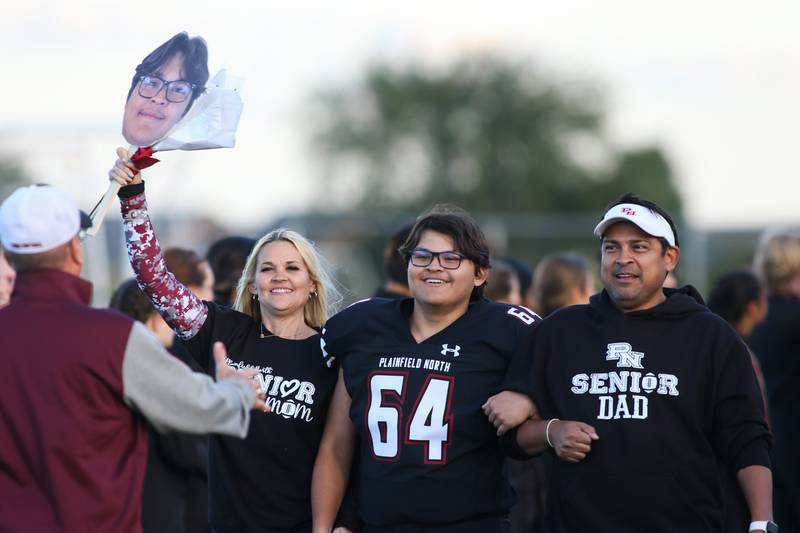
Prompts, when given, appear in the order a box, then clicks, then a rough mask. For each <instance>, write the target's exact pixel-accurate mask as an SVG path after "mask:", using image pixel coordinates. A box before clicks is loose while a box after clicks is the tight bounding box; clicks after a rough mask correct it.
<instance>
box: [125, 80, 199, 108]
mask: <svg viewBox="0 0 800 533" xmlns="http://www.w3.org/2000/svg"><path fill="white" fill-rule="evenodd" d="M164 87H166V97H167V102H172V103H173V104H180V103H181V102H183V101H185V100H186V99H187V98H189V96H191V94H192V91H194V90H195V88H196V85H195V84H194V83H189V82H188V81H186V80H174V81H165V80H162V79H161V78H159V77H158V76H153V75H149V76H139V96H141V97H142V98H154V97H155V96H156V95H157V94H158V93H160V92H161V89H163V88H164Z"/></svg>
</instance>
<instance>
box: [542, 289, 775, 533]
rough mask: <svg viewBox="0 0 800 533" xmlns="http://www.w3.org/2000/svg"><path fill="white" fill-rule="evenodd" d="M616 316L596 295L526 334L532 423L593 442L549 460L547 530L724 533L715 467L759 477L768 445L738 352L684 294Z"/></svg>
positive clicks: (754, 388) (716, 322)
mask: <svg viewBox="0 0 800 533" xmlns="http://www.w3.org/2000/svg"><path fill="white" fill-rule="evenodd" d="M664 292H665V294H666V295H667V299H666V301H664V302H663V303H661V304H659V305H657V306H655V307H652V308H650V309H646V310H643V311H635V312H631V313H623V312H622V311H620V310H619V309H618V308H617V307H615V306H614V305H613V303H612V302H611V300H610V298H609V296H608V294H607V293H606V292H605V291H603V292H602V293H600V294H597V295H595V296H593V297H592V298H591V301H590V303H589V305H581V306H574V307H568V308H565V309H563V310H561V311H558V312H556V313H555V314H553V315H551V316H550V317H548V318H547V319H546V320H545V321H544V322H543V323H542V324H541V325H540V326H539V330H538V332H537V335H536V345H535V352H534V354H535V357H536V375H535V382H536V403H537V406H538V407H539V410H540V413H541V415H542V418H553V417H557V418H560V419H562V420H580V421H582V422H586V423H588V424H590V425H592V426H593V427H594V428H595V429H596V430H597V434H598V435H599V437H600V439H599V440H598V441H596V442H594V443H593V445H592V450H591V452H590V453H589V454H588V456H587V457H586V459H585V460H583V461H582V462H580V463H578V464H572V463H567V462H565V461H562V460H558V459H557V460H556V461H555V466H554V472H553V478H552V483H551V492H550V497H549V501H548V510H547V518H546V520H547V524H546V527H545V530H546V531H548V532H550V533H559V532H581V533H587V532H603V533H605V532H610V531H614V532H615V533H620V532H622V533H625V532H630V533H634V532H636V533H642V532H645V531H646V532H648V533H661V532H663V533H673V532H675V531H681V532H682V533H694V532H697V533H700V532H709V533H710V532H715V533H721V532H722V503H721V494H720V484H719V470H718V463H717V462H718V461H721V462H724V463H726V464H728V465H730V467H732V468H734V469H735V470H738V469H740V468H743V467H745V466H749V465H764V466H769V446H770V434H769V431H768V429H767V425H766V423H765V421H764V412H763V406H762V401H761V397H760V393H759V390H758V385H757V383H756V379H755V376H754V374H753V369H752V366H751V364H750V356H749V354H748V352H747V348H746V347H745V345H744V343H743V342H742V341H741V339H740V338H739V336H738V335H737V334H736V332H735V331H734V330H733V329H732V328H731V327H730V326H729V325H728V324H727V323H726V322H725V321H723V320H722V319H720V318H719V317H717V316H716V315H714V314H712V313H711V312H710V311H709V310H708V309H707V308H706V307H705V306H704V305H703V302H702V299H701V298H700V295H699V294H698V293H697V291H696V290H695V289H694V288H692V287H684V288H683V289H678V290H670V289H665V290H664Z"/></svg>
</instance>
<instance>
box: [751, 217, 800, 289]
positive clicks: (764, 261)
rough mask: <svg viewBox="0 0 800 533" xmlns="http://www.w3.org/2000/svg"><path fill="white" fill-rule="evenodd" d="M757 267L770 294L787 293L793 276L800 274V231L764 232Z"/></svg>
mask: <svg viewBox="0 0 800 533" xmlns="http://www.w3.org/2000/svg"><path fill="white" fill-rule="evenodd" d="M755 269H756V271H757V272H758V274H759V276H761V279H762V280H763V282H764V285H765V286H766V288H767V292H768V293H769V294H770V295H785V294H786V292H787V291H788V287H789V283H790V282H791V281H792V278H794V277H795V276H797V275H800V231H798V230H796V229H790V230H772V231H767V232H764V233H763V234H762V235H761V238H760V239H759V242H758V248H757V249H756V255H755Z"/></svg>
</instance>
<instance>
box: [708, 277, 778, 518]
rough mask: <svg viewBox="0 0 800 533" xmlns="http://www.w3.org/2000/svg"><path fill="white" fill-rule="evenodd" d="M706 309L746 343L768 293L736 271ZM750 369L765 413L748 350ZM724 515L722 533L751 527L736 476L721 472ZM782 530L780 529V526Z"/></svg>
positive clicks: (764, 308) (759, 319) (755, 365)
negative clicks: (751, 368) (722, 319)
mask: <svg viewBox="0 0 800 533" xmlns="http://www.w3.org/2000/svg"><path fill="white" fill-rule="evenodd" d="M708 308H709V309H711V310H712V311H713V312H714V313H716V314H718V315H719V316H721V317H722V318H724V319H725V320H726V321H727V322H728V323H729V324H730V325H731V326H733V327H734V329H735V330H736V331H737V332H738V333H739V335H741V337H742V339H743V340H744V341H745V342H748V340H749V338H750V334H751V333H752V331H753V329H754V328H755V327H756V326H758V325H759V324H760V323H761V322H763V321H764V318H766V316H767V308H768V304H767V294H766V291H765V290H764V287H763V286H762V284H761V282H760V281H759V279H758V277H757V276H756V275H755V273H754V272H752V271H750V270H735V271H733V272H729V273H727V274H725V275H723V276H721V277H720V278H719V279H718V280H717V282H716V284H715V285H714V288H713V289H712V290H711V293H710V295H709V298H708ZM750 360H751V362H752V363H753V370H754V372H755V374H756V379H757V380H758V385H759V387H761V394H762V396H763V398H764V412H765V413H766V412H767V399H766V389H765V386H764V377H763V376H762V374H761V369H760V367H759V364H758V359H757V358H756V356H755V355H753V352H752V351H750ZM722 489H723V495H724V502H725V513H724V515H723V516H724V524H725V527H724V529H723V530H724V531H746V530H747V527H748V525H749V524H750V513H749V512H748V506H747V500H745V497H744V494H742V490H741V488H740V487H739V482H738V481H737V479H736V473H735V472H733V471H727V470H726V471H724V472H723V483H722ZM781 530H783V526H781Z"/></svg>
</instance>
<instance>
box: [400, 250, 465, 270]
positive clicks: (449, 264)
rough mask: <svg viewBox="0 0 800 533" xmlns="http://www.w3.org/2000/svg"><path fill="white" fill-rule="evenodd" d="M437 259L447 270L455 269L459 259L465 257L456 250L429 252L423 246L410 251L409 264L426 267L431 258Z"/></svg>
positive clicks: (459, 263)
mask: <svg viewBox="0 0 800 533" xmlns="http://www.w3.org/2000/svg"><path fill="white" fill-rule="evenodd" d="M434 257H435V258H437V259H438V260H439V264H440V265H441V267H442V268H446V269H448V270H456V269H457V268H458V267H460V266H461V261H462V260H463V259H465V257H464V256H463V255H461V254H460V253H458V252H453V251H447V252H431V251H430V250H426V249H425V248H418V249H416V250H414V251H413V252H411V264H412V265H414V266H415V267H426V266H428V265H430V264H431V263H432V262H433V258H434Z"/></svg>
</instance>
